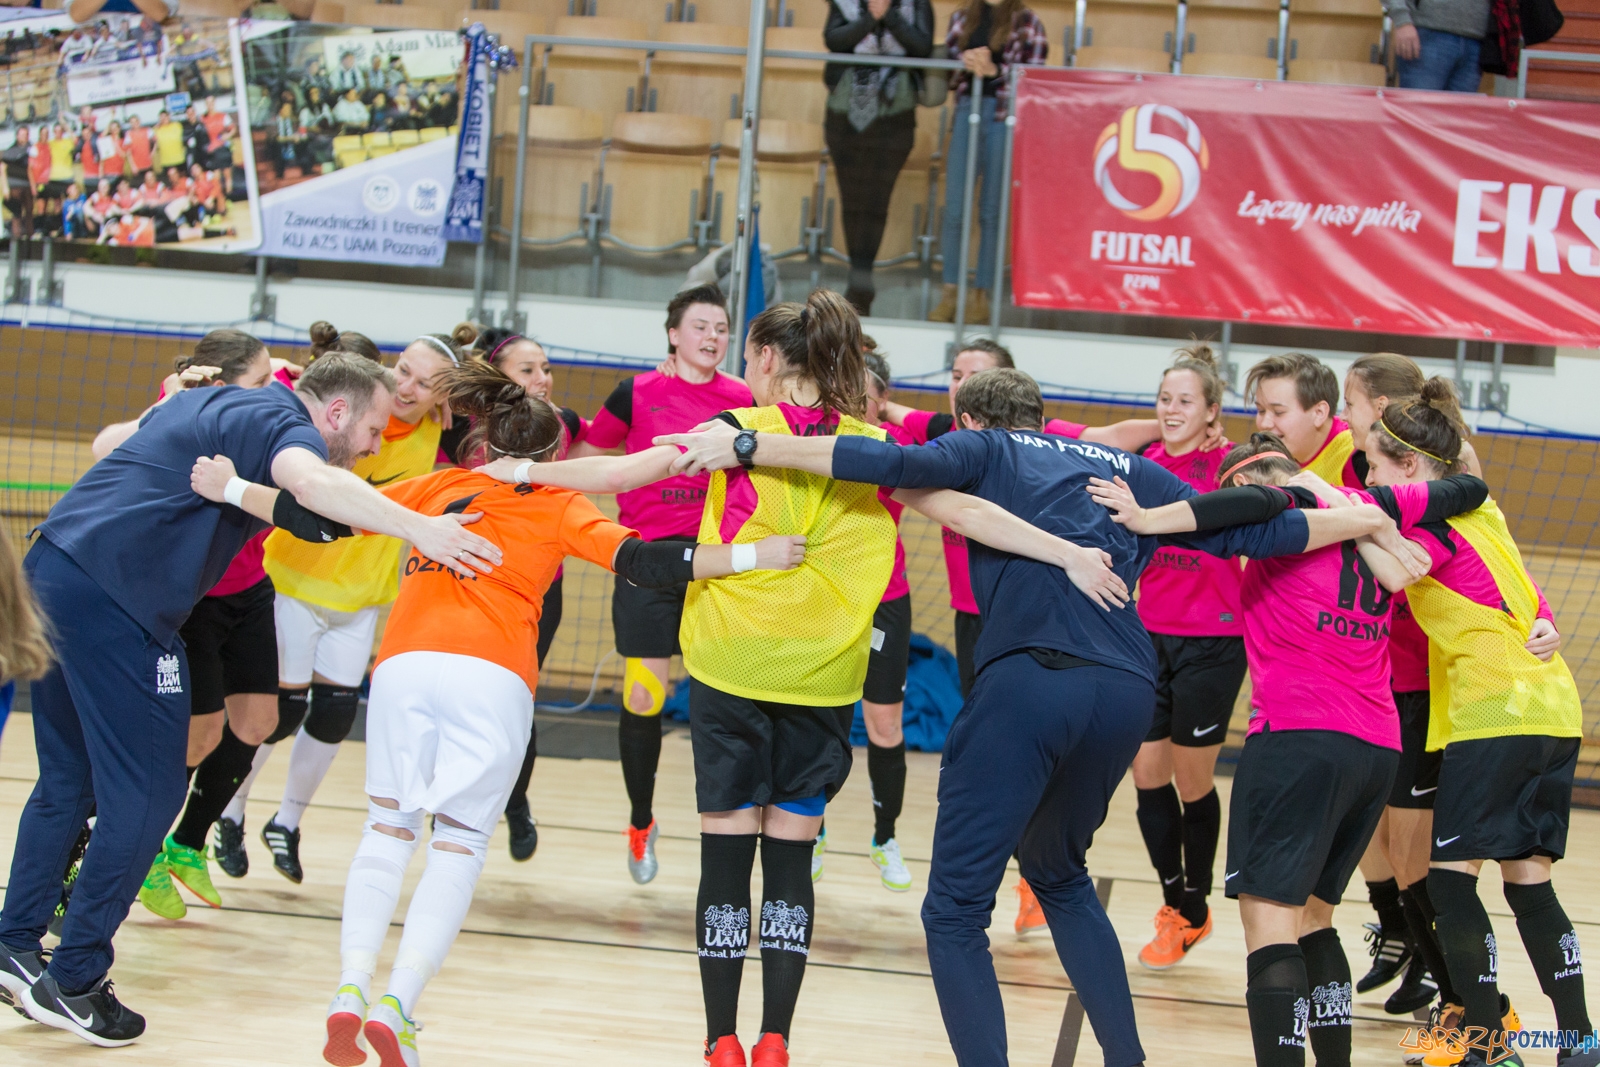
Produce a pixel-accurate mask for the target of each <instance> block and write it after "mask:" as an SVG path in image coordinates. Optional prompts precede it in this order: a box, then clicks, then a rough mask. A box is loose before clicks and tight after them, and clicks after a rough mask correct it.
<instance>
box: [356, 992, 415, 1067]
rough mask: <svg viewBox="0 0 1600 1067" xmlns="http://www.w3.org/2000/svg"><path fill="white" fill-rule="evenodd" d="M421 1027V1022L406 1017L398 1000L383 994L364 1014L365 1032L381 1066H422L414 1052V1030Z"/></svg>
mask: <svg viewBox="0 0 1600 1067" xmlns="http://www.w3.org/2000/svg"><path fill="white" fill-rule="evenodd" d="M421 1029H422V1024H421V1023H418V1022H413V1021H412V1020H410V1019H407V1018H406V1013H405V1012H403V1011H401V1010H400V1002H399V1001H398V1000H396V999H394V998H393V997H391V996H387V995H385V996H383V997H380V998H379V999H378V1003H377V1006H376V1007H374V1008H373V1009H372V1013H371V1014H370V1015H368V1016H367V1025H366V1027H365V1028H364V1032H365V1033H366V1035H367V1044H368V1045H369V1046H370V1047H371V1048H372V1051H374V1052H376V1053H377V1054H378V1063H379V1064H380V1065H381V1067H422V1057H421V1056H419V1055H418V1054H417V1031H418V1030H421Z"/></svg>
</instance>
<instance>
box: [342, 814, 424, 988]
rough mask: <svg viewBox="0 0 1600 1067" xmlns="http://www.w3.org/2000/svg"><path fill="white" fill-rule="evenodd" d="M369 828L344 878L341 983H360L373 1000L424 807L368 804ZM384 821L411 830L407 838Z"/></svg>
mask: <svg viewBox="0 0 1600 1067" xmlns="http://www.w3.org/2000/svg"><path fill="white" fill-rule="evenodd" d="M368 810H369V812H371V814H372V817H371V818H369V819H368V820H367V828H366V832H365V833H363V834H362V835H361V844H360V845H359V846H358V847H357V848H356V855H355V858H354V859H352V860H351V861H350V875H349V877H348V878H347V879H346V880H345V883H344V917H343V919H342V920H341V922H340V924H339V968H340V974H339V984H340V985H354V986H356V987H357V988H359V989H360V990H361V995H362V996H363V997H365V998H366V1000H367V1002H368V1003H371V1001H372V976H373V974H374V973H375V972H376V971H377V969H378V951H379V950H380V949H381V948H383V939H384V937H385V936H386V935H387V934H388V932H389V923H390V922H392V921H393V920H394V911H395V908H396V907H398V906H399V904H400V884H401V882H403V881H404V880H405V875H406V867H407V866H408V865H409V864H410V863H411V857H412V856H413V855H415V854H416V851H417V845H418V844H419V841H420V839H421V837H422V812H420V811H416V812H404V813H402V812H398V811H388V810H386V809H383V808H379V807H377V806H376V805H370V806H369V808H368ZM375 822H378V823H382V824H384V825H386V826H393V827H397V828H399V829H403V830H407V831H409V832H410V833H411V840H409V841H406V840H403V839H401V838H398V837H394V836H392V835H390V834H386V833H383V832H382V831H380V830H377V829H375V828H374V825H373V824H374V823H375Z"/></svg>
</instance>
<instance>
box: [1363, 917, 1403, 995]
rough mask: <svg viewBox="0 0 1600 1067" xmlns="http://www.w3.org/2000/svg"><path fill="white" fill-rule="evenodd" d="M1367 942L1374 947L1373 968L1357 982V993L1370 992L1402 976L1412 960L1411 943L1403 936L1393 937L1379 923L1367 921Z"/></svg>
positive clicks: (1371, 950)
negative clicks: (1401, 973)
mask: <svg viewBox="0 0 1600 1067" xmlns="http://www.w3.org/2000/svg"><path fill="white" fill-rule="evenodd" d="M1366 927H1367V944H1369V945H1371V946H1372V948H1371V949H1370V950H1369V951H1370V952H1371V954H1372V969H1371V970H1369V971H1368V972H1367V973H1366V974H1365V975H1363V976H1362V978H1361V981H1359V982H1357V983H1356V992H1357V993H1370V992H1371V991H1372V990H1374V989H1377V988H1378V987H1379V986H1381V985H1388V984H1389V983H1390V982H1392V981H1394V980H1395V979H1396V978H1398V977H1399V976H1400V972H1401V971H1403V970H1405V969H1406V965H1407V964H1409V963H1410V962H1411V956H1412V952H1411V945H1410V943H1409V942H1407V941H1406V939H1405V938H1403V937H1392V936H1389V935H1387V934H1385V933H1384V932H1383V927H1381V926H1379V925H1378V924H1377V923H1367V924H1366Z"/></svg>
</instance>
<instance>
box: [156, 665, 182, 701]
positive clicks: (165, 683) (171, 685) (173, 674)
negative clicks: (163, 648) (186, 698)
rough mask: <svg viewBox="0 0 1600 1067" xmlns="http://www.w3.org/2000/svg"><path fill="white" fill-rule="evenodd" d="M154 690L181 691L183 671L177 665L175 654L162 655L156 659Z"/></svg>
mask: <svg viewBox="0 0 1600 1067" xmlns="http://www.w3.org/2000/svg"><path fill="white" fill-rule="evenodd" d="M156 692H157V693H181V692H183V672H182V670H181V669H180V668H179V667H178V657H177V656H162V657H160V658H159V659H157V660H156Z"/></svg>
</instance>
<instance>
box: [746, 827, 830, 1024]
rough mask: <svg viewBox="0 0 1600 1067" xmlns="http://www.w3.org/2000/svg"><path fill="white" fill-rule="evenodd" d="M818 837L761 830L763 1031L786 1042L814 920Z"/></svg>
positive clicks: (809, 948) (808, 952)
mask: <svg viewBox="0 0 1600 1067" xmlns="http://www.w3.org/2000/svg"><path fill="white" fill-rule="evenodd" d="M816 843H817V842H816V840H815V839H813V840H810V841H784V840H781V839H779V838H776V837H769V836H767V835H766V834H762V835H761V887H762V901H761V927H760V931H761V1005H762V1006H761V1032H762V1033H763V1034H779V1035H781V1036H782V1037H783V1040H784V1043H785V1044H787V1043H788V1041H789V1022H790V1020H791V1019H793V1018H794V1005H795V1001H797V1000H799V999H800V982H801V980H802V979H804V978H805V976H806V957H807V956H808V955H810V953H811V928H812V927H813V926H814V925H815V922H816V909H817V904H816V892H815V890H814V889H813V887H812V884H811V848H812V846H813V845H815V844H816Z"/></svg>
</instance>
